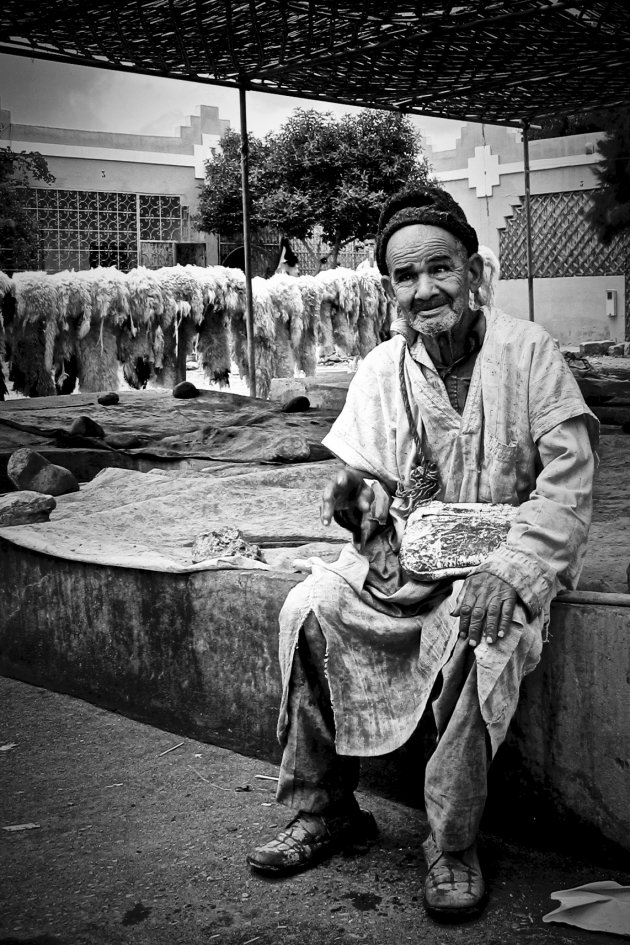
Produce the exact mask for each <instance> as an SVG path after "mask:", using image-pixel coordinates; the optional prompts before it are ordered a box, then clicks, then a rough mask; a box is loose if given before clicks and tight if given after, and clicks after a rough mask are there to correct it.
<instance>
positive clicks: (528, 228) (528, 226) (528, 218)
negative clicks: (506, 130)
mask: <svg viewBox="0 0 630 945" xmlns="http://www.w3.org/2000/svg"><path fill="white" fill-rule="evenodd" d="M528 132H529V122H528V121H523V169H524V171H525V245H526V248H527V296H528V299H529V320H530V322H533V321H534V269H533V262H532V214H531V205H530V178H529V134H528Z"/></svg>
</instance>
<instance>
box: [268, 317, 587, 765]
mask: <svg viewBox="0 0 630 945" xmlns="http://www.w3.org/2000/svg"><path fill="white" fill-rule="evenodd" d="M484 317H485V336H484V340H483V345H482V348H481V351H480V353H479V355H478V357H477V360H476V363H475V367H474V370H473V375H472V378H471V384H470V389H469V393H468V397H467V400H466V405H465V408H464V411H463V414H462V415H461V416H460V415H459V414H458V413H457V412H456V411H455V410H454V409H453V407H452V406H451V404H450V402H449V399H448V395H447V393H446V389H445V387H444V384H443V382H442V380H441V379H440V377H439V375H438V374H437V372H436V370H435V368H434V365H433V362H432V361H431V359H430V357H429V356H428V354H427V352H426V349H425V348H424V345H423V344H422V341H421V340H417V341H416V342H415V344H413V345H412V346H411V347H410V348H409V349H407V350H406V351H404V355H403V350H404V349H405V347H406V342H405V340H404V339H403V338H402V337H395V338H392V339H391V340H390V341H388V342H385V343H383V344H381V345H379V346H378V347H377V348H376V349H374V350H373V351H372V352H371V353H370V354H369V355H368V357H367V358H366V359H365V361H364V362H363V363H362V365H361V366H360V368H359V370H358V371H357V374H356V376H355V378H354V379H353V381H352V383H351V385H350V389H349V391H348V397H347V401H346V404H345V407H344V409H343V411H342V413H341V415H340V416H339V418H338V420H337V421H336V423H335V424H334V426H333V428H332V429H331V431H330V433H329V434H328V436H327V437H326V439H325V440H324V444H325V445H326V446H327V447H328V448H329V449H330V450H331V451H332V452H333V453H334V454H335V455H336V456H338V457H339V459H340V460H342V461H343V462H344V463H346V464H347V465H349V466H353V467H355V468H358V469H360V470H362V471H364V472H365V474H366V477H368V478H370V479H371V480H374V481H373V482H371V484H372V485H373V487H374V490H375V500H374V503H373V506H372V510H371V512H370V517H371V519H372V521H373V525H374V534H373V535H372V537H371V538H370V539H369V540H368V542H367V545H366V547H365V549H364V553H363V554H362V553H361V552H360V551H359V549H358V548H357V547H356V546H355V545H354V544H349V545H347V546H345V547H344V549H343V550H342V552H341V555H340V557H339V559H338V561H337V562H335V563H333V564H327V563H324V562H323V561H321V560H318V559H310V561H309V562H308V565H309V567H310V570H311V574H310V575H309V577H308V578H307V579H306V580H305V581H304V582H303V583H302V584H301V585H299V586H298V587H296V588H295V589H294V590H293V591H292V592H291V594H290V595H289V597H288V598H287V601H286V603H285V605H284V607H283V609H282V612H281V615H280V663H281V669H282V675H283V682H284V696H283V701H282V705H281V711H280V719H279V726H278V734H279V737H280V740H281V742H283V741H284V737H285V734H286V726H287V714H286V703H287V694H288V684H289V677H290V671H291V665H292V660H293V653H294V651H295V646H296V643H297V639H298V634H299V630H300V628H301V626H302V624H303V623H304V620H305V619H306V617H307V615H308V614H309V613H310V612H313V613H314V614H315V616H316V617H317V619H318V621H319V623H320V626H321V628H322V631H323V634H324V637H325V639H326V644H327V657H326V659H327V675H328V678H329V683H330V690H331V696H332V703H333V709H334V714H335V731H336V750H337V752H338V753H339V754H342V755H362V756H367V755H378V754H385V753H387V752H390V751H393V750H394V749H395V748H397V747H399V746H400V745H402V744H404V742H405V741H407V739H408V738H409V737H410V736H411V734H412V733H413V730H414V729H415V727H416V725H417V723H418V721H419V719H420V717H421V715H422V713H423V711H424V708H425V706H426V703H427V700H428V698H429V695H430V693H431V689H432V688H433V685H434V683H435V681H436V679H437V677H438V674H439V673H440V670H441V669H442V667H443V666H444V664H445V663H446V661H447V660H448V659H449V657H450V655H451V653H452V652H453V648H454V646H455V642H456V640H457V637H458V631H459V618H455V617H453V616H452V614H451V612H452V610H453V609H454V606H455V603H456V600H457V597H458V596H459V592H460V591H461V587H462V584H463V582H461V581H456V582H455V583H454V584H453V586H452V589H451V590H450V593H448V592H447V596H446V597H444V591H443V588H440V587H436V585H434V584H433V585H432V584H423V583H419V582H416V581H410V580H408V579H406V578H405V576H404V575H403V574H402V572H401V569H400V566H399V563H398V550H399V547H400V539H401V536H402V533H403V530H404V523H405V519H406V516H407V515H408V512H409V508H408V503H407V502H406V500H404V499H400V498H397V497H396V496H395V491H396V487H397V485H398V483H399V482H402V483H403V484H405V483H407V482H408V481H409V476H410V473H411V471H412V469H413V466H414V463H415V460H416V447H415V443H414V438H413V435H412V431H411V429H410V427H409V422H408V419H407V415H406V412H405V406H404V401H403V396H402V391H401V384H400V378H399V364H400V358H401V355H402V356H404V373H405V381H406V384H407V390H408V394H409V401H410V405H411V411H412V415H413V419H414V421H415V424H416V427H417V429H418V430H422V431H423V436H424V441H425V443H426V447H427V449H428V451H429V453H430V458H431V459H432V460H433V462H435V463H436V465H437V467H438V471H439V475H440V481H441V484H442V492H441V494H440V495H439V496H438V498H441V499H443V500H444V501H446V502H505V503H510V504H513V505H518V506H519V512H518V514H517V517H516V520H515V522H514V524H513V526H512V528H511V529H510V532H509V535H508V539H507V543H506V546H504V547H503V548H501V549H500V550H499V551H497V552H495V553H493V554H491V555H490V556H489V557H488V559H487V560H486V562H485V564H484V566H483V569H485V570H488V571H491V572H492V573H494V574H495V575H497V576H499V577H501V578H503V579H504V580H506V581H508V582H509V583H510V584H511V585H512V586H513V587H514V588H515V589H516V590H517V592H518V594H519V598H520V603H519V604H517V606H516V609H515V613H514V618H513V625H512V627H511V629H510V631H509V633H508V634H507V635H506V636H505V638H503V639H501V640H497V642H496V643H494V644H492V645H488V644H487V643H485V641H482V642H481V643H480V644H479V646H478V647H477V648H476V651H475V657H476V663H477V685H478V693H479V703H480V707H481V712H482V716H483V718H484V721H485V723H486V725H487V728H488V733H489V735H490V741H491V744H492V748H493V751H495V750H496V748H497V747H498V746H499V745H500V744H501V742H502V740H503V739H504V737H505V734H506V732H507V728H508V725H509V722H510V720H511V718H512V715H513V713H514V711H515V709H516V705H517V701H518V689H519V686H520V682H521V679H522V678H523V676H524V675H525V674H526V673H527V672H529V671H531V670H532V669H533V668H534V667H535V666H536V664H537V662H538V660H539V658H540V653H541V650H542V640H543V633H544V629H545V626H546V624H547V622H548V619H549V606H550V603H551V600H552V599H553V597H554V596H555V595H556V594H557V593H558V591H560V590H562V589H564V588H572V587H575V586H576V584H577V581H578V578H579V574H580V570H581V567H582V562H583V559H584V553H585V548H586V540H587V535H588V529H589V525H590V518H591V495H592V478H593V470H594V454H593V448H594V447H595V445H596V439H597V421H596V419H595V417H594V416H593V415H592V414H591V412H590V411H589V410H588V408H587V407H586V405H585V403H584V400H583V398H582V395H581V393H580V391H579V388H578V386H577V383H576V381H575V379H574V378H573V376H572V374H571V372H570V370H569V369H568V367H567V365H566V363H565V361H564V359H563V357H562V355H561V354H560V352H559V351H558V349H557V347H556V346H555V344H554V342H553V340H552V338H551V337H550V336H549V335H548V333H547V332H546V331H545V330H544V329H542V328H541V327H540V326H537V325H533V324H531V323H529V322H525V321H522V320H520V319H513V318H510V317H509V316H507V315H505V314H504V313H502V312H500V311H498V310H497V309H485V310H484ZM387 523H389V526H388V525H387ZM379 525H380V526H381V527H380V528H379V527H377V526H379ZM440 591H441V593H440Z"/></svg>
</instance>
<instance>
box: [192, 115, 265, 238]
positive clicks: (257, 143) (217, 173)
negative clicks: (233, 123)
mask: <svg viewBox="0 0 630 945" xmlns="http://www.w3.org/2000/svg"><path fill="white" fill-rule="evenodd" d="M248 144H249V190H250V200H251V207H250V224H251V227H252V229H253V230H254V231H256V230H258V229H261V228H262V227H263V226H265V223H266V221H265V220H263V219H261V217H260V213H259V210H260V203H261V198H262V197H263V196H264V193H263V189H262V188H263V187H264V183H263V181H262V177H263V176H264V168H265V164H266V159H267V147H266V144H265V143H264V142H263V141H261V140H260V138H256V137H255V136H254V135H248ZM219 146H220V151H219V153H218V154H217V155H216V157H215V158H214V159H213V160H211V161H206V176H205V182H204V183H203V184H202V186H201V195H200V198H199V215H198V217H197V220H196V222H197V224H198V225H199V226H200V228H201V229H202V230H205V231H206V232H207V233H221V234H222V235H224V236H233V235H235V234H237V233H239V232H240V231H241V230H242V226H243V204H242V197H241V136H240V134H239V133H238V131H231V130H228V131H226V132H225V134H224V135H223V137H222V138H221V141H220V143H219Z"/></svg>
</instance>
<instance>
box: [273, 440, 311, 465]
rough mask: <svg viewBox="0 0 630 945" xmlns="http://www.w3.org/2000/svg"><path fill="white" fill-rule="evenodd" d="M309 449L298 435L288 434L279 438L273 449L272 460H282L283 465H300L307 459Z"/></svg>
mask: <svg viewBox="0 0 630 945" xmlns="http://www.w3.org/2000/svg"><path fill="white" fill-rule="evenodd" d="M310 455H311V448H310V446H309V445H308V442H307V441H306V439H305V438H304V437H303V436H302V435H301V434H299V433H288V434H287V435H286V436H283V437H280V439H279V440H278V442H277V443H276V444H275V446H274V448H273V455H272V456H271V457H270V459H272V460H282V461H283V462H285V463H301V462H305V461H306V460H307V459H309V457H310Z"/></svg>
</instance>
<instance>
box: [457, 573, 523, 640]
mask: <svg viewBox="0 0 630 945" xmlns="http://www.w3.org/2000/svg"><path fill="white" fill-rule="evenodd" d="M517 600H518V594H517V593H516V591H515V590H514V588H513V587H512V586H511V585H510V584H508V583H507V581H504V580H502V578H500V577H496V576H495V575H494V574H490V572H489V571H478V572H476V573H475V574H471V575H470V577H467V578H466V580H465V582H464V586H463V588H462V592H461V594H460V595H459V599H458V601H457V606H456V607H455V610H454V611H453V612H452V613H453V616H454V617H459V635H460V637H468V642H469V644H470V645H471V646H477V644H478V643H479V642H480V640H481V638H482V636H483V637H484V638H485V640H486V642H487V643H495V642H496V639H497V637H504V636H505V635H506V633H507V632H508V630H509V629H510V626H511V624H512V615H513V614H514V607H515V606H516V602H517Z"/></svg>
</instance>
